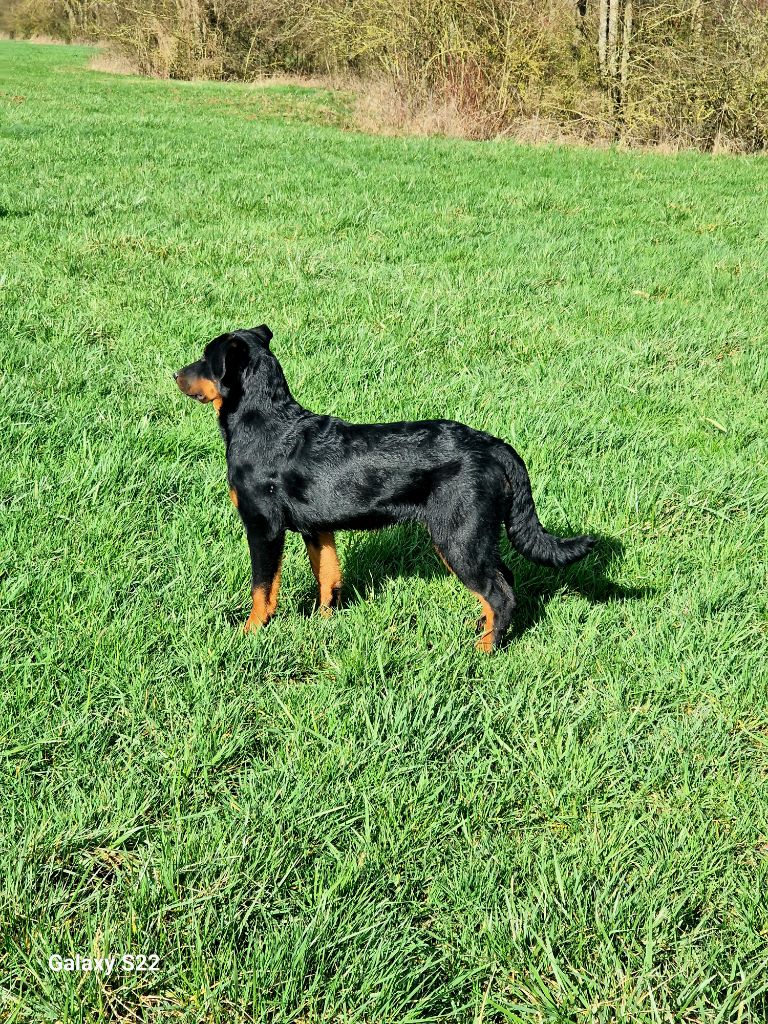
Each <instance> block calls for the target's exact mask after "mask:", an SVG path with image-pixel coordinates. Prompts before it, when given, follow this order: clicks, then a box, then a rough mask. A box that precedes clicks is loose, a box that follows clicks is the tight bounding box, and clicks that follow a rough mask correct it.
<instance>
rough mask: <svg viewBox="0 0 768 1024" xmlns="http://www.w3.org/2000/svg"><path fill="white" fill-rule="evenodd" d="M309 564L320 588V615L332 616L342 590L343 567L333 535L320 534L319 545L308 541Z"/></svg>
mask: <svg viewBox="0 0 768 1024" xmlns="http://www.w3.org/2000/svg"><path fill="white" fill-rule="evenodd" d="M306 545H307V554H308V555H309V563H310V565H311V566H312V572H313V573H314V575H315V579H316V580H317V582H318V585H319V587H320V614H321V615H324V616H328V615H330V614H331V609H332V606H333V605H334V604H335V603H336V601H337V600H338V597H339V592H340V590H341V566H340V565H339V556H338V554H337V553H336V540H335V538H334V536H333V534H332V533H321V534H318V538H317V544H314V543H312V541H309V540H308V541H306Z"/></svg>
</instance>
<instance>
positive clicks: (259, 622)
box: [243, 560, 282, 633]
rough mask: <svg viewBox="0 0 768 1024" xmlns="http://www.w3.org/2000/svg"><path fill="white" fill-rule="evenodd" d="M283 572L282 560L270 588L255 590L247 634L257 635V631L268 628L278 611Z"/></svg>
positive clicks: (246, 629) (260, 587)
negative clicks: (267, 625) (263, 627)
mask: <svg viewBox="0 0 768 1024" xmlns="http://www.w3.org/2000/svg"><path fill="white" fill-rule="evenodd" d="M281 572H282V560H281V562H280V565H278V567H277V572H276V573H275V575H274V576H273V577H272V582H271V583H270V585H269V587H266V586H263V585H262V586H259V587H254V588H253V607H252V608H251V614H250V615H249V616H248V621H247V622H246V623H245V626H243V629H244V630H245V632H246V633H255V632H256V630H257V629H261V627H262V626H266V624H267V623H268V622H269V620H270V619H271V618H272V616H273V615H274V614H275V611H276V610H277V596H278V594H279V593H280V575H281Z"/></svg>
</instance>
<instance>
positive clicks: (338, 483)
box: [174, 324, 594, 651]
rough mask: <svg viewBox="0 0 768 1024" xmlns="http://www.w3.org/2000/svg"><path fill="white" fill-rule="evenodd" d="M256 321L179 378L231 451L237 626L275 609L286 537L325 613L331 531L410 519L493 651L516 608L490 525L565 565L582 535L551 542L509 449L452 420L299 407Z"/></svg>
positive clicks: (543, 558) (334, 575)
mask: <svg viewBox="0 0 768 1024" xmlns="http://www.w3.org/2000/svg"><path fill="white" fill-rule="evenodd" d="M271 339H272V332H271V331H270V329H269V328H268V327H267V326H266V325H265V324H262V326H261V327H255V328H253V329H252V330H242V331H232V332H231V333H229V334H222V335H221V336H220V337H218V338H214V340H213V341H211V342H210V343H209V344H208V345H207V346H206V348H205V352H204V353H203V358H202V359H200V360H198V362H196V363H191V364H190V365H189V366H185V367H184V368H183V369H182V370H179V371H178V373H176V374H174V377H175V379H176V383H177V384H178V385H179V387H180V388H181V390H182V391H183V392H184V394H185V395H189V396H190V397H191V398H196V399H197V400H198V401H200V402H213V404H214V407H215V408H216V411H217V413H218V415H219V426H220V429H221V433H222V435H223V437H224V441H225V443H226V448H227V468H228V474H229V486H230V492H229V493H230V497H231V498H232V501H233V502H234V504H235V506H236V507H237V510H238V512H239V513H240V516H241V518H242V520H243V524H244V526H245V532H246V535H247V538H248V547H249V548H250V552H251V574H252V597H253V608H252V611H251V614H250V616H249V617H248V621H247V622H246V624H245V628H246V631H247V630H251V629H258V628H259V627H260V626H263V625H266V623H267V622H268V621H269V619H270V617H271V616H272V615H273V614H274V611H275V608H276V606H277V594H278V588H279V586H280V563H281V560H282V554H283V543H284V540H285V532H286V530H295V531H296V532H298V533H300V534H301V535H302V537H303V538H304V541H305V543H306V545H307V551H308V552H309V559H310V562H311V564H312V570H313V572H314V574H315V577H316V578H317V581H318V584H319V586H320V606H321V608H322V609H323V610H325V611H326V612H327V611H329V610H330V609H331V608H332V607H333V606H334V605H335V604H336V603H337V601H338V598H339V592H340V589H341V570H340V569H339V561H338V558H337V556H336V545H335V543H334V535H333V531H334V530H370V529H377V528H379V527H383V526H390V525H392V524H393V523H403V522H411V521H415V522H419V523H423V524H424V526H426V528H427V529H428V530H429V532H430V534H431V536H432V541H433V543H434V545H435V547H436V548H437V551H438V553H439V554H440V556H441V557H442V559H443V561H444V562H445V564H446V565H447V566H448V568H449V569H451V570H452V571H453V572H454V573H455V574H456V575H457V576H458V577H459V579H460V580H461V581H462V582H463V583H464V584H465V585H466V586H467V587H468V588H469V589H470V590H471V591H472V592H473V593H474V594H475V595H476V596H477V597H478V598H479V599H480V604H481V605H482V610H483V616H484V618H483V619H482V620H481V636H480V639H479V640H478V647H479V648H480V649H481V650H483V651H490V650H491V648H492V647H493V646H495V645H498V644H499V643H500V642H501V640H502V637H503V636H504V632H505V630H506V629H507V627H508V626H509V623H510V619H511V617H512V612H513V610H514V608H515V595H514V593H513V590H512V582H513V581H512V574H511V573H510V571H509V569H508V568H507V566H506V565H505V564H504V562H503V561H502V559H501V556H500V554H499V528H500V526H501V524H502V522H503V523H504V524H505V525H506V528H507V533H508V535H509V539H510V541H511V543H512V545H513V547H515V548H516V549H517V550H518V551H519V552H520V553H521V554H523V555H525V556H526V557H527V558H529V559H531V561H533V562H538V563H539V564H541V565H549V566H555V567H563V566H566V565H570V564H571V562H575V561H576V560H577V559H579V558H583V556H584V555H586V554H587V553H588V552H589V551H591V549H592V547H593V546H594V540H593V538H591V537H570V538H568V539H560V538H557V537H553V536H552V534H549V533H547V532H546V531H545V530H544V529H543V527H542V525H541V523H540V522H539V519H538V517H537V515H536V509H535V507H534V504H533V496H532V494H531V485H530V481H529V479H528V472H527V470H526V468H525V465H524V463H523V460H522V459H521V458H520V456H519V455H518V454H517V452H516V451H515V450H514V449H513V448H511V447H510V446H509V445H508V444H506V443H505V442H504V441H501V440H499V439H498V438H496V437H492V436H491V435H490V434H485V433H483V432H482V431H479V430H473V429H472V428H471V427H467V426H464V424H463V423H454V422H451V421H449V420H422V421H417V422H413V423H409V422H405V423H368V424H355V423H347V422H345V421H344V420H340V419H336V418H335V417H334V416H318V415H316V414H315V413H312V412H309V410H307V409H304V408H302V406H301V405H299V403H298V402H297V401H296V400H295V399H294V398H293V396H292V395H291V392H290V391H289V390H288V385H287V383H286V381H285V377H284V375H283V371H282V368H281V366H280V364H279V363H278V361H277V359H276V358H275V357H274V355H273V354H272V352H270V350H269V343H270V341H271Z"/></svg>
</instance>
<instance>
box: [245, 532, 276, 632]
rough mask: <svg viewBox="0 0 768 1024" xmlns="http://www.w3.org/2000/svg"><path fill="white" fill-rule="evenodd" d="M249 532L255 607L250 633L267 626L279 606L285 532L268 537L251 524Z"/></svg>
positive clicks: (247, 627) (250, 621) (248, 626)
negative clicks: (278, 596)
mask: <svg viewBox="0 0 768 1024" xmlns="http://www.w3.org/2000/svg"><path fill="white" fill-rule="evenodd" d="M245 532H246V536H247V538H248V548H249V549H250V552H251V596H252V598H253V607H252V608H251V614H250V615H249V616H248V621H247V622H246V623H245V626H244V629H245V632H246V633H250V632H252V631H254V630H257V629H260V628H261V627H262V626H266V624H267V623H268V622H269V620H270V619H271V618H272V616H273V615H274V613H275V609H276V608H277V595H278V593H279V590H280V568H281V564H282V559H283V545H284V543H285V533H280V534H278V536H277V537H276V538H275V539H274V540H267V539H266V538H265V537H264V536H263V535H262V534H261V533H259V532H258V531H257V530H254V529H253V528H250V527H248V526H246V528H245Z"/></svg>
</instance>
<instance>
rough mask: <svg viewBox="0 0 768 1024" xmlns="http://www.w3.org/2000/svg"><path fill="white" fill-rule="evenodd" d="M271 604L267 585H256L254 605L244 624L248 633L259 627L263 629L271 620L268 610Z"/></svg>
mask: <svg viewBox="0 0 768 1024" xmlns="http://www.w3.org/2000/svg"><path fill="white" fill-rule="evenodd" d="M268 605H269V593H268V591H267V588H266V587H254V588H253V607H252V608H251V614H250V615H249V616H248V619H247V621H246V623H245V625H244V626H243V629H244V630H245V632H246V633H255V632H256V630H257V629H261V627H262V626H266V624H267V623H268V622H269V612H268V611H267V608H268Z"/></svg>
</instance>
